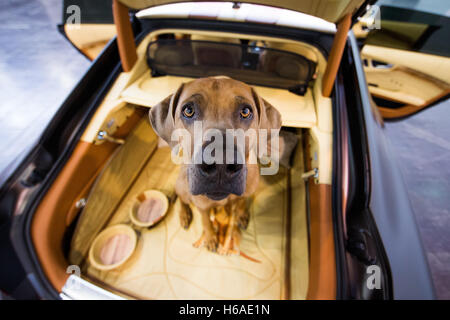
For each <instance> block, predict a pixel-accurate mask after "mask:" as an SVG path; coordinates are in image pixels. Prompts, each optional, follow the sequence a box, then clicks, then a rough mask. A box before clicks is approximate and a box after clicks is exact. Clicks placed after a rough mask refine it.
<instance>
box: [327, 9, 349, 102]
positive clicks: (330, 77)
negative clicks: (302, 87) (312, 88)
mask: <svg viewBox="0 0 450 320" xmlns="http://www.w3.org/2000/svg"><path fill="white" fill-rule="evenodd" d="M351 18H352V15H351V14H350V13H349V14H347V15H346V16H345V17H344V18H343V19H342V20H341V21H340V22H339V23H338V24H337V31H336V35H335V36H334V40H333V46H332V47H331V52H330V56H329V57H328V61H327V68H326V69H325V73H324V75H323V82H322V95H323V96H324V97H329V96H330V95H331V91H333V84H334V79H336V74H337V72H338V70H339V65H340V63H341V58H342V53H343V52H344V48H345V43H346V42H347V34H348V31H349V30H350V24H351V21H352V19H351Z"/></svg>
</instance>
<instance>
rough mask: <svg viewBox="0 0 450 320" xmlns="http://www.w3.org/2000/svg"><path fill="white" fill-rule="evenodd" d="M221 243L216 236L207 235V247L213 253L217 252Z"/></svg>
mask: <svg viewBox="0 0 450 320" xmlns="http://www.w3.org/2000/svg"><path fill="white" fill-rule="evenodd" d="M218 244H219V241H218V240H217V236H216V235H215V234H209V235H205V247H206V249H208V250H209V251H211V252H216V251H217V246H218Z"/></svg>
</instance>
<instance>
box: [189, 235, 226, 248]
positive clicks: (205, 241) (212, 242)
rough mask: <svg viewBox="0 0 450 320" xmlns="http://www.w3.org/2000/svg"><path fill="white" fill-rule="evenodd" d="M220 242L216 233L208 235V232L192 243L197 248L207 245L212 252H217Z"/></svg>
mask: <svg viewBox="0 0 450 320" xmlns="http://www.w3.org/2000/svg"><path fill="white" fill-rule="evenodd" d="M218 244H219V241H218V240H217V236H216V235H215V234H210V235H207V234H206V233H203V234H202V236H201V237H200V239H198V240H197V241H195V242H194V243H193V244H192V245H193V246H194V247H195V248H202V247H205V248H206V249H208V250H209V251H211V252H216V251H217V246H218Z"/></svg>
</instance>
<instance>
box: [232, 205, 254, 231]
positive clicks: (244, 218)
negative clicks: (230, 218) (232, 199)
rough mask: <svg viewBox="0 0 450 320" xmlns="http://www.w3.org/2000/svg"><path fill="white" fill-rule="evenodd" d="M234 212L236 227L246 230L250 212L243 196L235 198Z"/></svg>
mask: <svg viewBox="0 0 450 320" xmlns="http://www.w3.org/2000/svg"><path fill="white" fill-rule="evenodd" d="M235 214H236V222H237V225H238V227H239V228H241V229H242V230H246V229H247V227H248V222H249V220H250V213H249V212H248V208H247V201H246V199H245V198H240V199H238V200H236V206H235Z"/></svg>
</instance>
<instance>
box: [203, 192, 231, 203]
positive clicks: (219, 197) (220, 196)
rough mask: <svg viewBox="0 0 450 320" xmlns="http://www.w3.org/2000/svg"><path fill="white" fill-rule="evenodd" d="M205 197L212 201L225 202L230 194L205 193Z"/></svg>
mask: <svg viewBox="0 0 450 320" xmlns="http://www.w3.org/2000/svg"><path fill="white" fill-rule="evenodd" d="M205 195H206V196H207V197H208V198H210V199H211V200H214V201H219V200H223V199H225V198H226V197H228V195H229V193H228V192H207V193H205Z"/></svg>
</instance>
